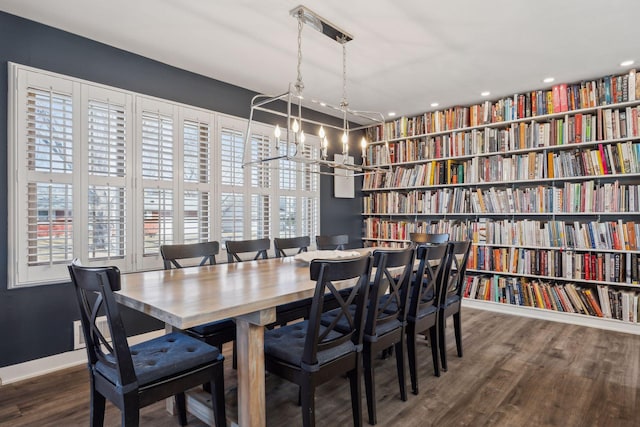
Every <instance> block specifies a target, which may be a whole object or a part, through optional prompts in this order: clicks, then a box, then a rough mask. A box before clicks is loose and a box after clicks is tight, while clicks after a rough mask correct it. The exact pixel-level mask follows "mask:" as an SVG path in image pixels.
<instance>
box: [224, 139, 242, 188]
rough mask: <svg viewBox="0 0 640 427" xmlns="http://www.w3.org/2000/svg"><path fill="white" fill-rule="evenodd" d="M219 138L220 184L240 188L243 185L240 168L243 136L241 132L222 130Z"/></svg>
mask: <svg viewBox="0 0 640 427" xmlns="http://www.w3.org/2000/svg"><path fill="white" fill-rule="evenodd" d="M220 136H221V141H220V145H221V147H222V153H221V155H222V159H221V169H222V170H221V172H222V184H223V185H233V186H238V187H242V186H243V185H244V173H243V172H244V170H243V168H242V157H243V155H244V136H243V134H242V132H239V131H235V130H231V129H222V132H221V134H220Z"/></svg>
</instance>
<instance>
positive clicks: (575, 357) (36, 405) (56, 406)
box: [0, 309, 640, 427]
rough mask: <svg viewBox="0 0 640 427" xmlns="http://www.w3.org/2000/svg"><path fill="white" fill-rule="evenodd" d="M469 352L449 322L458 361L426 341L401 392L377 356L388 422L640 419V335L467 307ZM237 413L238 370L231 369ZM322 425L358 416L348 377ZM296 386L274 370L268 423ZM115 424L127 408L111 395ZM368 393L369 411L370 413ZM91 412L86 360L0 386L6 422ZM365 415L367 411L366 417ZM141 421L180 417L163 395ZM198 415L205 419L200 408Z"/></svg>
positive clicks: (70, 420)
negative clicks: (436, 363) (434, 355)
mask: <svg viewBox="0 0 640 427" xmlns="http://www.w3.org/2000/svg"><path fill="white" fill-rule="evenodd" d="M463 314H464V316H463V343H464V350H465V354H464V357H463V358H458V357H457V356H456V355H455V344H454V341H453V337H452V336H451V335H452V332H453V331H452V330H453V328H452V327H451V325H449V327H448V328H447V330H448V334H449V339H448V354H449V371H448V372H444V373H443V374H442V376H441V377H440V378H436V377H434V376H433V371H432V367H431V352H430V350H429V349H428V348H427V347H426V344H424V346H423V347H422V348H421V351H420V365H421V366H420V369H421V376H420V380H421V382H420V394H419V395H417V396H415V395H412V394H409V400H408V401H407V402H402V401H400V399H399V393H398V389H397V382H396V378H395V361H394V360H393V359H389V360H380V361H378V369H377V374H376V379H377V392H378V425H380V426H403V427H418V426H421V427H423V426H432V425H433V426H436V425H437V426H616V427H623V426H638V425H640V413H639V412H638V409H639V408H640V405H639V403H640V401H639V398H640V396H639V393H638V387H639V381H638V378H639V375H640V372H639V365H640V336H635V335H627V334H621V333H615V332H608V331H603V330H598V329H591V328H585V327H580V326H573V325H566V324H560V323H552V322H546V321H541V320H532V319H527V318H521V317H512V316H509V315H503V314H496V313H491V312H485V311H477V310H471V309H466V310H464V313H463ZM226 382H227V384H226V385H227V406H228V407H229V412H230V413H235V378H234V373H233V371H231V370H229V371H228V372H227V375H226ZM316 399H317V420H318V425H320V426H337V425H343V426H346V425H351V410H350V399H349V384H348V380H346V379H343V378H339V379H337V380H335V381H332V382H330V383H327V384H325V385H323V386H322V387H321V388H320V389H319V391H318V395H317V398H316ZM296 400H297V388H296V387H295V386H293V385H292V384H290V383H287V382H284V381H282V380H280V379H278V378H275V377H273V376H270V375H269V376H268V377H267V425H268V426H270V427H276V426H287V427H289V426H296V425H300V424H301V417H300V408H299V407H298V406H297V405H296ZM107 407H108V409H107V420H106V422H105V424H106V425H107V426H116V425H119V423H120V419H119V416H120V415H119V411H118V410H117V409H116V408H114V407H113V406H112V405H110V404H107ZM364 408H366V405H365V403H364V395H363V416H366V409H364ZM88 420H89V395H88V379H87V374H86V368H85V367H84V366H82V367H77V368H72V369H67V370H65V371H61V372H57V373H54V374H50V375H46V376H43V377H40V378H36V379H33V380H28V381H24V382H21V383H16V384H10V385H6V386H3V387H1V388H0V425H3V426H4V425H7V426H48V425H51V426H85V425H88ZM365 423H366V418H365ZM141 424H142V425H148V426H176V425H178V424H177V419H176V418H173V417H171V416H170V415H168V414H167V413H166V412H165V411H164V404H163V403H158V404H155V405H152V406H149V407H147V408H145V409H144V410H143V411H142V416H141ZM189 425H191V426H201V425H203V424H202V423H200V422H199V421H198V420H196V419H195V418H193V417H190V418H189Z"/></svg>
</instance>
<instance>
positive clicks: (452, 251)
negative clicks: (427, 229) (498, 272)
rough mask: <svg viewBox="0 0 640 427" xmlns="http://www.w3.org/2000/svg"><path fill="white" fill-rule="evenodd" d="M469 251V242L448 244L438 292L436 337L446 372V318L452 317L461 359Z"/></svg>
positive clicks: (457, 348)
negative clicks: (442, 276) (462, 305)
mask: <svg viewBox="0 0 640 427" xmlns="http://www.w3.org/2000/svg"><path fill="white" fill-rule="evenodd" d="M470 249H471V242H470V241H459V242H449V251H448V252H449V256H448V260H447V270H446V272H445V273H444V280H442V282H441V286H442V290H441V291H439V295H440V303H439V304H438V306H439V310H438V337H439V338H440V342H439V343H438V345H439V347H440V362H441V363H442V369H443V370H444V371H446V370H447V347H446V339H445V337H446V335H445V330H444V328H445V324H446V321H447V318H448V317H451V316H452V317H453V329H454V334H455V339H456V350H457V351H458V357H462V328H461V318H460V308H461V303H462V292H463V289H464V278H465V275H466V272H467V261H468V259H469V252H470Z"/></svg>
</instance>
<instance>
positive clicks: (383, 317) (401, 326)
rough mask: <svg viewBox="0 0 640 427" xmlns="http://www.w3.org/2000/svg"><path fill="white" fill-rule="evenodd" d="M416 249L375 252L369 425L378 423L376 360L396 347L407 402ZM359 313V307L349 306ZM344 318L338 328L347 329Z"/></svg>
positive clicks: (367, 332) (367, 337)
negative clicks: (408, 331)
mask: <svg viewBox="0 0 640 427" xmlns="http://www.w3.org/2000/svg"><path fill="white" fill-rule="evenodd" d="M413 261H414V249H412V248H408V249H405V250H393V249H391V250H376V251H374V252H373V267H374V268H375V269H376V272H375V276H374V280H373V282H372V283H371V287H370V288H369V301H368V306H367V315H366V322H365V328H364V338H363V359H364V380H365V381H364V382H365V391H366V395H367V409H368V415H369V423H370V424H372V425H373V424H376V423H377V414H376V400H375V372H374V359H375V357H376V355H377V354H378V353H379V352H380V351H382V350H386V349H387V348H389V347H391V346H394V348H395V354H396V368H397V372H398V384H399V386H400V398H401V399H402V400H403V401H406V400H407V392H406V385H405V365H404V361H405V348H406V345H405V340H406V338H405V326H406V310H405V305H406V301H407V297H408V294H409V292H408V288H409V286H410V283H411V278H412V275H413ZM349 309H350V311H351V312H355V307H354V306H353V305H352V306H350V307H349ZM338 314H339V310H332V311H329V312H327V313H325V314H323V315H322V320H321V322H322V323H323V324H328V323H330V322H332V321H333V319H335V317H336V316H337V315H338ZM345 326H346V325H345V320H344V318H343V319H341V320H340V321H339V322H338V324H337V328H338V329H340V328H344V327H345Z"/></svg>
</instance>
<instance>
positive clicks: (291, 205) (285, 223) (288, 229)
mask: <svg viewBox="0 0 640 427" xmlns="http://www.w3.org/2000/svg"><path fill="white" fill-rule="evenodd" d="M296 215H297V212H296V197H295V196H280V237H294V236H295V235H296V229H297V226H296V225H297V219H296Z"/></svg>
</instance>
